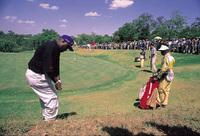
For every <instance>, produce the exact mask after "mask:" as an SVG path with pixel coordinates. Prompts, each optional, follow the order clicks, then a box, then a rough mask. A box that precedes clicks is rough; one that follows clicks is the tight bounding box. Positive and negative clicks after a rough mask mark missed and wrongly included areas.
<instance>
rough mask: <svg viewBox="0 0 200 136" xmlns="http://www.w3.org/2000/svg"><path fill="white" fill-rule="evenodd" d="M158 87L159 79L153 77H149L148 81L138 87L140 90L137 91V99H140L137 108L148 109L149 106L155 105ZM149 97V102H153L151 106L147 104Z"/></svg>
mask: <svg viewBox="0 0 200 136" xmlns="http://www.w3.org/2000/svg"><path fill="white" fill-rule="evenodd" d="M158 87H159V81H154V80H153V78H152V77H151V78H150V79H149V81H148V82H147V83H146V84H145V85H144V86H143V87H142V88H141V89H140V92H139V99H140V105H139V108H142V109H149V108H150V107H155V105H156V100H157V92H158ZM152 94H153V95H152ZM151 97H152V98H151ZM150 98H151V99H152V100H151V102H152V103H154V104H153V105H154V106H151V104H147V102H148V100H150ZM151 102H150V103H151Z"/></svg>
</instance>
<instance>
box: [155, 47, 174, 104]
mask: <svg viewBox="0 0 200 136" xmlns="http://www.w3.org/2000/svg"><path fill="white" fill-rule="evenodd" d="M158 50H159V51H161V54H162V55H163V58H162V63H161V69H160V71H159V72H158V78H159V80H160V81H159V86H160V87H159V90H158V97H157V98H158V100H159V101H160V102H162V105H161V106H162V107H163V108H165V107H166V106H167V104H168V97H169V91H170V87H171V84H172V79H173V77H174V73H173V71H172V68H173V65H174V63H175V59H174V57H173V56H172V55H171V54H170V52H169V48H168V47H167V46H165V45H162V46H161V47H160V49H158ZM163 90H164V91H163ZM159 108H160V107H159Z"/></svg>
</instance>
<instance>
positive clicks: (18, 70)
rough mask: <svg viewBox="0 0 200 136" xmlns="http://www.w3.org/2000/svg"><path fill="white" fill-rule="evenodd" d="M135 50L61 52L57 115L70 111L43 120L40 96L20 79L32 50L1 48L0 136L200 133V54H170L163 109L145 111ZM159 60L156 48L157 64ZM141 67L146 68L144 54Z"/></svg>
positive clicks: (144, 75)
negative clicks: (169, 85)
mask: <svg viewBox="0 0 200 136" xmlns="http://www.w3.org/2000/svg"><path fill="white" fill-rule="evenodd" d="M139 52H140V51H137V50H135V51H133V50H129V51H128V50H107V51H106V50H95V51H92V52H88V51H87V50H77V51H76V52H75V55H74V54H73V53H70V52H65V53H62V54H61V61H60V63H61V67H60V69H61V72H60V73H61V80H62V85H63V91H58V96H59V104H60V107H59V114H60V115H61V114H66V115H67V116H68V115H69V116H68V117H67V119H64V120H59V121H58V122H56V123H55V122H52V123H51V122H50V123H47V124H46V123H43V122H42V115H41V114H42V109H41V107H40V104H39V99H38V97H37V95H36V94H35V93H34V92H33V91H32V90H31V88H30V87H29V85H28V82H27V81H26V78H25V72H26V69H27V64H28V61H29V60H30V58H31V57H32V55H33V53H34V52H24V53H0V75H1V76H0V81H1V82H0V107H1V109H0V135H1V134H8V135H26V134H27V135H44V134H45V133H48V134H49V135H59V134H60V135H67V134H68V135H108V134H109V133H108V132H106V131H108V130H112V131H109V132H113V133H111V134H115V133H114V132H117V131H122V130H124V131H130V133H132V134H134V135H137V134H154V135H165V134H166V135H170V134H171V135H173V134H181V133H182V132H184V134H193V133H199V132H200V123H199V120H200V117H199V107H200V93H199V88H200V84H199V81H200V78H199V75H200V71H199V69H200V57H199V56H196V55H185V54H177V53H172V55H173V56H174V57H175V59H176V63H175V67H174V73H175V78H174V81H173V84H172V88H171V91H170V98H169V105H168V108H167V109H161V110H150V111H149V110H141V109H138V108H137V105H138V103H139V101H137V97H138V92H139V90H140V88H141V87H142V85H143V84H144V83H146V82H147V81H148V80H149V77H150V76H151V74H150V73H148V72H142V71H141V70H140V68H139V66H140V63H138V62H134V58H135V57H137V56H138V54H139ZM149 54H150V52H149V51H147V56H149ZM161 59H162V56H161V55H160V54H159V52H158V58H157V61H156V66H157V68H159V67H160V62H161ZM74 60H76V61H74ZM144 67H145V69H146V70H149V59H148V60H147V61H145V65H144ZM72 113H76V114H72ZM33 128H34V129H33ZM105 128H106V130H105ZM32 129H33V130H32ZM174 129H176V131H175V132H174V133H173V132H172V130H174ZM183 130H184V131H183ZM186 130H187V131H186ZM122 132H123V131H122ZM171 132H172V133H171Z"/></svg>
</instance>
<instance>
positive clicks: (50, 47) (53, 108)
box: [26, 35, 74, 121]
mask: <svg viewBox="0 0 200 136" xmlns="http://www.w3.org/2000/svg"><path fill="white" fill-rule="evenodd" d="M73 44H74V41H73V39H72V38H71V37H70V36H67V35H63V36H61V37H60V38H59V39H58V40H54V41H50V42H47V43H44V44H43V45H42V46H40V47H39V48H38V49H37V50H36V51H35V54H34V56H33V57H32V59H31V60H30V61H29V63H28V69H27V71H26V78H27V80H28V82H29V84H30V86H31V88H32V89H33V91H34V92H35V93H36V94H37V95H38V96H39V100H40V104H41V107H42V109H43V113H42V115H43V120H44V121H50V120H55V119H56V116H57V114H58V108H59V102H58V95H57V92H56V89H57V90H62V85H61V80H60V71H59V63H60V53H61V52H64V51H66V50H67V49H69V50H71V51H73V48H72V45H73ZM52 81H53V82H54V84H55V88H56V89H55V88H54V85H53V83H52Z"/></svg>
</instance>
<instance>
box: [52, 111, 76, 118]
mask: <svg viewBox="0 0 200 136" xmlns="http://www.w3.org/2000/svg"><path fill="white" fill-rule="evenodd" d="M73 115H77V113H76V112H70V113H63V114H60V115H57V116H56V119H67V118H68V117H69V116H73Z"/></svg>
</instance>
